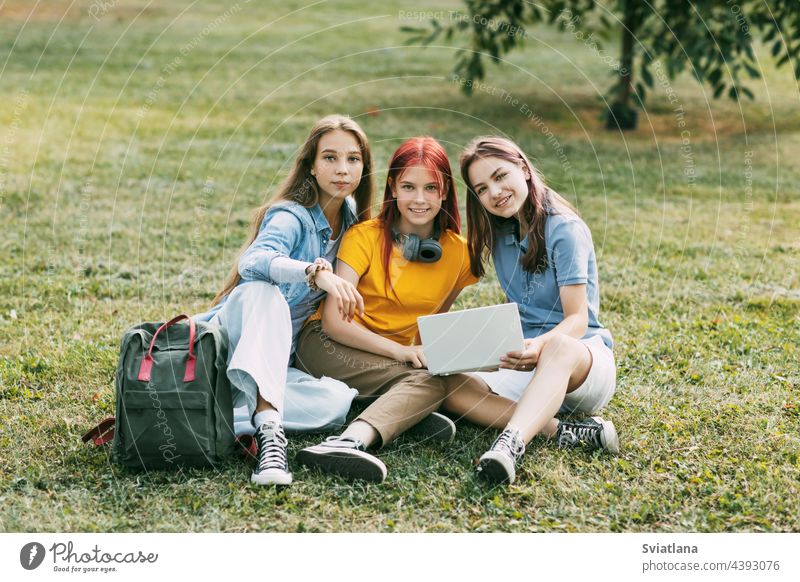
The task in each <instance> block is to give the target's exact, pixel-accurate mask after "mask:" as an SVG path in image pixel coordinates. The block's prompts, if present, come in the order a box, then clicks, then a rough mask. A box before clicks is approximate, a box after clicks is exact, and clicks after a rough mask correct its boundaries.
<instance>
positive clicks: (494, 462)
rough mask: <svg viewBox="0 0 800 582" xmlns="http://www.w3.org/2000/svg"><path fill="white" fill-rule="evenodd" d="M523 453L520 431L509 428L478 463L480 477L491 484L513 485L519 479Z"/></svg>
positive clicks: (523, 443) (523, 444)
mask: <svg viewBox="0 0 800 582" xmlns="http://www.w3.org/2000/svg"><path fill="white" fill-rule="evenodd" d="M523 453H525V442H524V441H523V440H522V435H521V434H520V433H519V431H518V430H513V429H510V428H507V429H506V430H504V431H503V432H502V433H501V434H500V436H499V437H497V440H496V441H494V444H493V445H492V448H491V449H489V450H488V451H486V452H485V453H483V455H482V456H481V458H480V461H478V468H477V469H476V471H477V474H478V477H480V478H482V479H485V480H486V481H489V482H491V483H509V484H511V483H513V482H514V479H516V477H517V471H516V465H517V460H518V459H519V458H520V457H521V456H522V455H523Z"/></svg>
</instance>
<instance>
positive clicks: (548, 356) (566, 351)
mask: <svg viewBox="0 0 800 582" xmlns="http://www.w3.org/2000/svg"><path fill="white" fill-rule="evenodd" d="M586 351H587V350H586V347H585V346H584V345H583V342H581V341H580V340H577V339H575V338H574V337H570V336H568V335H566V334H563V333H557V334H555V335H553V336H551V337H549V338H547V342H546V343H545V344H544V347H543V348H542V352H541V354H540V355H539V361H542V360H559V361H564V362H572V361H575V360H578V359H580V358H581V357H582V356H583V355H584V354H585V353H586Z"/></svg>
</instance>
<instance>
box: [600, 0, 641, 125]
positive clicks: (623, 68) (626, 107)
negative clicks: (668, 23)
mask: <svg viewBox="0 0 800 582" xmlns="http://www.w3.org/2000/svg"><path fill="white" fill-rule="evenodd" d="M637 2H638V0H624V5H625V10H624V16H623V21H622V24H623V28H622V55H621V58H620V69H619V81H618V84H617V91H616V92H617V96H616V98H615V99H614V102H613V103H612V104H611V108H610V110H609V112H608V116H607V117H606V128H607V129H622V130H625V129H636V123H637V121H638V113H639V112H638V111H637V110H636V107H635V106H633V104H632V103H631V95H632V93H633V57H634V42H635V41H636V31H637V29H638V27H639V24H640V19H639V15H638V14H637V6H636V3H637Z"/></svg>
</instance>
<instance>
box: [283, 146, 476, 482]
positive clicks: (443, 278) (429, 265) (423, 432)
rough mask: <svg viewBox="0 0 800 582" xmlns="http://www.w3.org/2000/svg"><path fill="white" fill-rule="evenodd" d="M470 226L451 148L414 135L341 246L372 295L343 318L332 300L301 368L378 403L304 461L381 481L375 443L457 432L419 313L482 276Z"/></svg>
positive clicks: (305, 335) (343, 262)
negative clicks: (379, 199) (465, 231)
mask: <svg viewBox="0 0 800 582" xmlns="http://www.w3.org/2000/svg"><path fill="white" fill-rule="evenodd" d="M460 232H461V221H460V217H459V213H458V200H457V198H456V190H455V185H454V182H453V176H452V173H451V170H450V162H449V160H448V158H447V153H446V152H445V150H444V148H443V147H442V146H441V144H439V142H437V141H436V140H435V139H433V138H431V137H415V138H412V139H409V140H408V141H406V142H405V143H403V144H402V145H401V146H400V147H399V148H398V149H397V151H396V152H395V153H394V155H393V156H392V159H391V161H390V163H389V172H388V176H387V179H386V189H385V192H384V200H383V208H382V210H381V213H380V215H379V216H378V218H375V219H372V220H368V221H365V222H362V223H360V224H357V225H355V226H353V227H352V228H350V229H349V230H348V231H347V233H346V234H345V236H344V239H343V240H342V244H341V247H340V248H339V253H338V261H337V267H336V274H337V275H338V276H339V277H341V278H342V279H344V280H345V281H348V282H350V283H352V284H353V285H355V286H356V289H357V291H358V293H359V294H360V296H361V297H362V298H363V303H359V310H358V313H356V314H354V317H353V319H352V320H345V319H342V318H341V316H339V317H337V315H338V309H337V306H336V304H335V300H334V299H329V300H326V301H325V303H324V304H323V306H322V309H321V315H320V314H319V313H318V314H317V315H316V316H313V317H312V318H310V319H309V322H308V323H307V324H306V325H305V327H304V328H303V330H302V331H301V332H300V336H299V337H298V340H297V352H296V360H295V365H296V366H297V367H298V368H300V369H301V370H304V371H306V372H308V373H309V374H312V375H314V376H322V375H326V376H332V377H333V378H336V379H337V380H341V381H343V382H345V383H347V384H349V385H350V386H351V387H353V388H356V389H357V390H358V392H359V395H360V397H362V398H370V399H374V402H373V403H372V404H371V405H370V406H369V407H368V408H366V410H364V412H363V413H362V414H361V415H360V416H359V417H358V418H357V419H356V420H355V421H354V422H353V423H352V424H350V426H348V427H347V429H346V430H345V431H344V433H342V435H340V436H335V437H330V438H329V439H327V440H326V441H325V442H323V443H321V444H319V445H316V446H313V447H308V448H306V449H303V450H302V451H300V453H299V454H298V456H297V460H298V461H299V462H300V463H301V464H303V465H306V466H310V467H317V468H320V469H322V470H324V471H328V472H332V473H337V474H339V475H342V476H345V477H349V478H355V479H365V480H368V481H376V482H380V481H383V479H384V478H385V477H386V466H385V465H384V464H383V462H381V460H380V459H378V458H377V457H375V456H374V455H372V454H370V453H368V452H367V449H368V448H379V447H382V446H385V445H387V444H388V443H389V442H391V441H392V439H394V438H395V437H396V436H398V435H399V434H401V433H403V432H404V431H406V430H408V429H411V428H412V427H413V430H414V432H415V433H417V434H418V435H419V436H424V437H430V438H435V439H437V440H444V441H450V440H452V438H453V436H455V425H453V423H452V421H450V419H448V418H446V417H445V416H442V415H439V414H437V413H436V412H435V411H436V409H438V408H439V406H440V404H441V403H442V401H443V400H444V399H445V397H446V396H447V387H446V385H445V382H444V380H443V379H441V378H437V377H435V376H431V375H430V374H429V373H428V372H427V370H425V369H424V368H425V367H426V365H427V364H426V362H425V356H424V354H423V352H422V346H421V345H419V339H418V333H417V318H418V317H420V316H423V315H431V314H434V313H442V312H445V311H447V310H449V309H450V306H451V305H452V304H453V302H454V301H455V299H456V297H457V296H458V294H459V293H460V292H461V290H462V289H463V288H464V287H466V286H467V285H471V284H473V283H475V282H477V280H478V279H477V277H475V276H474V275H473V274H472V272H471V271H470V262H469V252H468V249H467V242H466V240H465V239H464V238H463V237H462V236H461V235H460Z"/></svg>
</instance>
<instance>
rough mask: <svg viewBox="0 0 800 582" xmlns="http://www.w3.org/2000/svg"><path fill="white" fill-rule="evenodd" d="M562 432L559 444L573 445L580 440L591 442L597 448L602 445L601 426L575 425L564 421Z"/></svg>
mask: <svg viewBox="0 0 800 582" xmlns="http://www.w3.org/2000/svg"><path fill="white" fill-rule="evenodd" d="M561 427H562V428H561V434H560V435H559V436H558V444H559V446H565V447H567V446H573V445H576V444H577V443H579V442H585V443H588V444H591V445H593V446H595V447H597V448H601V447H602V443H601V442H600V427H598V426H585V425H573V424H567V423H563V424H562V425H561Z"/></svg>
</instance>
